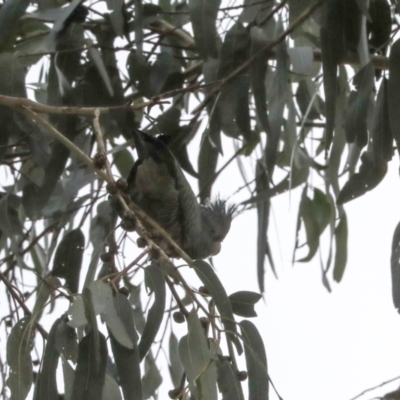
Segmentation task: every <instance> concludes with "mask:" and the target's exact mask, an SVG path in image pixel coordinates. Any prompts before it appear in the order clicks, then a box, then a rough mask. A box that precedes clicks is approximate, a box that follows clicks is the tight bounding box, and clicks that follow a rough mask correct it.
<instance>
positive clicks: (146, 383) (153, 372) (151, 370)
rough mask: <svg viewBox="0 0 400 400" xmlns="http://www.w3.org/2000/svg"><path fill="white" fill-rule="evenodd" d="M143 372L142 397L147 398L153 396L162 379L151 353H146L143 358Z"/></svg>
mask: <svg viewBox="0 0 400 400" xmlns="http://www.w3.org/2000/svg"><path fill="white" fill-rule="evenodd" d="M144 364H145V368H144V369H145V374H144V376H143V381H142V383H143V398H144V399H148V398H150V397H152V396H153V398H154V396H155V394H156V392H157V389H158V388H159V387H160V385H161V383H162V381H163V379H162V376H161V374H160V371H159V370H158V368H157V365H156V363H155V360H154V357H153V355H152V354H151V352H150V353H148V354H147V356H146V358H145V363H144Z"/></svg>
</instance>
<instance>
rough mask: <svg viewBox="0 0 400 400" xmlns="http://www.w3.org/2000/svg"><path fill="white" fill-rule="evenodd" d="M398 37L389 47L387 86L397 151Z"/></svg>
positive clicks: (399, 135) (399, 103)
mask: <svg viewBox="0 0 400 400" xmlns="http://www.w3.org/2000/svg"><path fill="white" fill-rule="evenodd" d="M399 85H400V39H399V40H396V41H395V42H394V43H393V44H392V47H391V50H390V57H389V86H388V108H389V120H390V127H391V131H392V134H393V137H394V139H395V141H396V144H397V152H399V149H400V113H399V112H398V111H399V109H400V91H399V90H397V88H398V87H399Z"/></svg>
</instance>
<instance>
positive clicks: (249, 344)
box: [240, 320, 269, 400]
mask: <svg viewBox="0 0 400 400" xmlns="http://www.w3.org/2000/svg"><path fill="white" fill-rule="evenodd" d="M240 328H241V330H242V339H243V343H244V354H245V356H246V365H247V372H248V384H249V400H268V396H269V395H268V389H269V378H268V366H267V356H266V354H265V348H264V343H263V341H262V338H261V336H260V333H259V332H258V330H257V328H256V327H255V326H254V324H253V323H251V322H250V321H247V320H243V321H241V322H240Z"/></svg>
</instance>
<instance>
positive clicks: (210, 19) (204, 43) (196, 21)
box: [189, 0, 221, 60]
mask: <svg viewBox="0 0 400 400" xmlns="http://www.w3.org/2000/svg"><path fill="white" fill-rule="evenodd" d="M220 4H221V0H215V1H207V0H189V13H190V20H191V21H192V27H193V33H194V39H195V41H196V47H197V51H198V53H199V54H200V57H201V58H202V59H204V60H206V59H207V58H209V57H212V58H218V50H217V38H218V35H217V30H216V26H215V24H216V19H217V14H218V10H219V6H220Z"/></svg>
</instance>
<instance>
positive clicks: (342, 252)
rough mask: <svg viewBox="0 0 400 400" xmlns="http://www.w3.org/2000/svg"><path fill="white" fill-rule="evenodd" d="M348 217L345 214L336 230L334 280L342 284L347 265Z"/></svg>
mask: <svg viewBox="0 0 400 400" xmlns="http://www.w3.org/2000/svg"><path fill="white" fill-rule="evenodd" d="M347 234H348V233H347V217H346V214H345V213H344V212H343V214H342V216H341V217H340V221H339V224H338V226H337V227H336V229H335V246H336V254H335V264H334V267H333V279H334V280H335V282H340V281H341V280H342V278H343V274H344V270H345V269H346V264H347Z"/></svg>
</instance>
